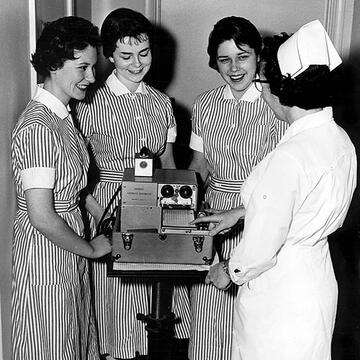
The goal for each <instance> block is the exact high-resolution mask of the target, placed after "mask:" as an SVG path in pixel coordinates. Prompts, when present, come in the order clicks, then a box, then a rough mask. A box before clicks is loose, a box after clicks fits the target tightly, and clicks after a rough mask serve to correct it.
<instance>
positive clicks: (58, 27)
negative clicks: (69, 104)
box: [31, 16, 100, 77]
mask: <svg viewBox="0 0 360 360" xmlns="http://www.w3.org/2000/svg"><path fill="white" fill-rule="evenodd" d="M89 45H90V46H93V47H98V46H99V45H100V36H99V31H98V28H97V27H96V26H94V25H93V24H92V23H91V22H90V21H88V20H85V19H83V18H80V17H77V16H66V17H63V18H60V19H58V20H55V21H52V22H48V23H46V24H45V26H44V29H43V31H42V33H41V35H40V37H39V39H38V40H37V42H36V51H35V53H34V54H33V55H32V57H31V63H32V65H33V67H34V69H35V70H36V72H37V73H38V74H40V75H42V76H44V77H48V76H49V75H50V71H54V70H57V69H61V68H62V67H63V66H64V62H65V61H66V60H74V59H75V54H74V51H75V50H84V49H85V48H86V47H87V46H89Z"/></svg>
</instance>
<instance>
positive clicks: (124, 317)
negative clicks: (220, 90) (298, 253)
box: [75, 84, 190, 358]
mask: <svg viewBox="0 0 360 360" xmlns="http://www.w3.org/2000/svg"><path fill="white" fill-rule="evenodd" d="M144 85H145V88H146V93H135V94H132V93H127V94H123V95H115V94H114V93H113V92H112V91H111V89H110V87H109V86H108V85H107V84H104V85H103V86H101V87H99V88H95V89H93V90H92V91H91V90H90V91H89V92H88V94H87V98H86V99H85V101H83V102H79V103H78V104H77V105H76V108H75V114H76V119H77V121H78V124H79V127H80V129H81V131H82V133H83V134H84V136H85V137H86V138H87V140H88V141H89V143H90V145H91V148H92V151H93V153H94V156H95V161H96V164H97V166H98V168H99V170H100V182H99V183H98V184H97V185H96V187H95V189H94V192H93V195H94V197H95V198H96V199H97V200H98V201H99V203H100V204H101V205H102V206H104V207H105V206H106V205H107V204H108V202H109V201H110V199H111V198H112V196H113V194H114V192H115V191H116V189H117V188H118V186H119V185H120V184H121V180H122V176H123V171H124V169H125V168H133V167H134V163H135V160H134V159H135V153H137V152H139V151H140V149H141V148H142V147H143V146H146V147H148V148H149V149H150V151H152V152H153V153H156V154H158V155H161V154H162V153H163V152H164V150H165V144H166V141H167V133H168V130H169V129H170V128H172V127H174V126H175V125H176V124H175V119H174V115H173V111H172V106H171V103H170V99H169V98H168V97H167V96H166V95H164V94H162V93H161V92H159V91H158V90H156V89H154V88H152V87H150V86H148V85H146V84H144ZM115 173H116V176H115V175H114V174H115ZM118 203H119V199H117V201H115V202H114V204H113V207H114V206H116V205H117V204H118ZM93 270H94V271H93V273H94V288H95V312H96V318H97V325H98V332H99V343H100V352H101V353H103V354H105V353H108V354H110V355H111V356H113V357H115V358H133V357H134V356H135V352H136V351H138V352H139V353H140V354H146V353H147V333H146V330H145V324H144V323H142V322H141V321H139V320H137V319H136V314H137V313H143V314H148V313H149V312H150V300H149V291H148V290H149V289H148V284H147V283H146V282H145V281H143V280H141V279H136V280H134V279H132V280H129V279H124V278H107V276H106V265H105V264H102V263H99V262H94V264H93ZM173 298H174V299H173V311H174V312H175V314H176V315H177V316H179V317H180V318H181V320H182V321H181V322H180V323H179V324H177V325H176V329H175V331H176V336H177V337H180V338H188V337H189V334H190V303H189V295H188V291H187V288H186V287H185V286H178V287H176V288H175V289H174V296H173Z"/></svg>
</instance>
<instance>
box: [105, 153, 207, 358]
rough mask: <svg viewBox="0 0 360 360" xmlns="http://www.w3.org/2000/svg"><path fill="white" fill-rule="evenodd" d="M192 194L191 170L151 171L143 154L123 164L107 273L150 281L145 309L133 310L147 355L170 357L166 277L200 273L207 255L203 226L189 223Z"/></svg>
mask: <svg viewBox="0 0 360 360" xmlns="http://www.w3.org/2000/svg"><path fill="white" fill-rule="evenodd" d="M149 168H150V170H149ZM197 199H198V185H197V180H196V176H195V172H194V171H192V170H175V169H155V170H153V169H152V160H151V158H150V157H149V156H145V157H144V156H143V157H142V158H141V156H138V158H137V160H136V161H135V169H125V172H124V177H123V183H122V189H121V203H120V204H119V207H118V211H117V214H116V220H115V224H114V226H113V229H112V234H111V239H112V256H111V260H110V261H109V263H108V276H120V277H138V276H139V277H142V278H144V277H145V278H148V279H149V280H150V281H151V282H152V304H151V312H150V314H138V320H142V321H144V322H145V323H146V330H147V331H148V341H149V356H148V357H149V359H150V360H162V359H164V360H165V359H166V360H171V359H172V349H171V344H172V338H173V334H174V324H175V322H176V321H177V320H178V319H176V318H175V316H174V314H173V313H172V312H171V299H172V284H171V283H172V281H171V279H175V278H176V279H179V278H192V277H203V276H204V274H205V273H206V272H207V271H208V269H209V267H210V264H211V263H212V260H213V255H214V254H213V239H212V237H211V236H209V231H208V230H207V228H206V227H203V226H201V225H200V226H195V225H190V224H189V222H190V221H192V220H194V219H195V218H196V217H197V215H198V211H197V207H198V206H197Z"/></svg>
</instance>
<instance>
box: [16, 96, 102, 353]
mask: <svg viewBox="0 0 360 360" xmlns="http://www.w3.org/2000/svg"><path fill="white" fill-rule="evenodd" d="M12 161H13V170H14V177H15V184H16V192H17V197H18V204H19V207H18V211H17V213H16V219H15V223H14V242H13V267H12V272H13V280H12V314H11V316H12V346H13V354H12V359H13V360H20V359H21V360H32V359H37V360H49V359H53V360H73V359H81V360H90V359H91V360H92V359H94V360H95V359H99V354H98V345H97V337H96V328H95V324H94V317H93V313H92V306H91V301H90V296H91V294H90V277H89V266H88V261H87V260H86V259H85V258H83V257H80V256H78V255H75V254H73V253H71V252H69V251H65V250H63V249H61V248H59V247H57V246H56V245H54V244H53V243H52V242H51V241H49V240H48V239H47V238H45V237H44V236H43V235H41V234H40V233H39V232H38V231H37V230H36V229H35V228H34V227H33V226H32V225H31V223H30V221H29V217H28V213H27V209H26V201H25V194H24V190H23V184H22V171H24V170H26V169H36V168H41V169H44V168H52V169H54V170H55V174H56V175H55V181H54V189H53V193H54V207H55V209H56V211H57V213H58V214H59V216H60V217H62V218H63V219H64V221H66V223H67V224H68V225H69V226H70V227H71V228H72V229H73V230H74V231H75V232H76V233H77V234H79V235H82V234H83V222H82V218H81V213H80V211H79V208H78V206H77V203H78V194H79V192H80V190H81V189H82V188H84V187H85V186H86V183H87V176H86V172H87V168H88V164H89V159H88V154H87V149H86V147H85V144H84V142H83V140H82V138H81V136H80V135H79V134H78V131H77V130H76V129H75V127H74V125H73V122H72V119H71V117H70V116H67V117H66V118H64V119H62V118H60V117H58V116H57V115H56V114H55V113H53V112H52V111H51V110H50V109H49V108H47V107H46V106H45V105H43V104H42V103H40V102H37V101H31V102H30V103H29V105H28V106H27V108H26V109H25V111H24V112H23V114H22V115H21V117H20V120H19V122H18V124H17V126H16V127H15V129H14V132H13V138H12ZM35 173H36V172H34V174H35ZM27 181H28V182H31V179H27ZM32 181H33V184H37V182H36V179H33V180H32Z"/></svg>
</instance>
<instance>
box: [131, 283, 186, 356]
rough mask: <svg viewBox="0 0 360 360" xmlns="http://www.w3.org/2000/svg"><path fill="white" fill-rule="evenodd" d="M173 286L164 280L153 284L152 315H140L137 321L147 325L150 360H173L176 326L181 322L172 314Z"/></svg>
mask: <svg viewBox="0 0 360 360" xmlns="http://www.w3.org/2000/svg"><path fill="white" fill-rule="evenodd" d="M171 299H172V285H169V284H168V282H165V280H164V279H162V280H157V281H153V283H152V305H151V313H150V315H144V314H138V315H137V319H138V320H141V321H144V322H145V323H146V326H145V329H146V330H147V332H148V358H149V360H172V359H173V338H174V326H175V323H176V322H177V321H178V320H179V319H176V318H175V315H174V313H172V312H171Z"/></svg>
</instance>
